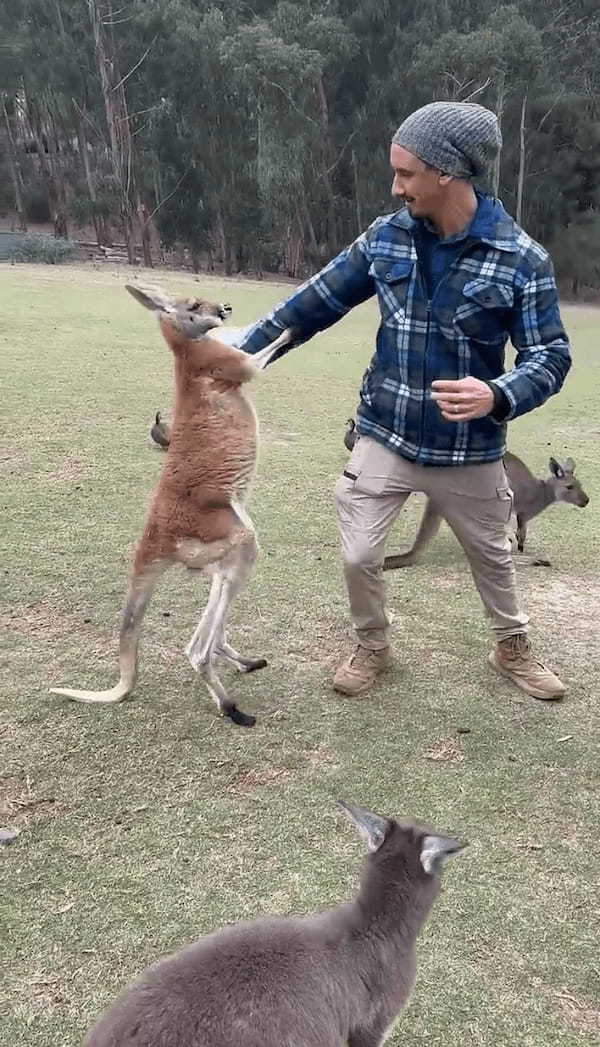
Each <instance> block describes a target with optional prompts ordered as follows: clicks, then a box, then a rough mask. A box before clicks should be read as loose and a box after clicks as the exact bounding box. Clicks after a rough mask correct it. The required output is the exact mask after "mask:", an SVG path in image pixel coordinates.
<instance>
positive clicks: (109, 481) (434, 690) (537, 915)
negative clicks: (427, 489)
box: [0, 265, 600, 1047]
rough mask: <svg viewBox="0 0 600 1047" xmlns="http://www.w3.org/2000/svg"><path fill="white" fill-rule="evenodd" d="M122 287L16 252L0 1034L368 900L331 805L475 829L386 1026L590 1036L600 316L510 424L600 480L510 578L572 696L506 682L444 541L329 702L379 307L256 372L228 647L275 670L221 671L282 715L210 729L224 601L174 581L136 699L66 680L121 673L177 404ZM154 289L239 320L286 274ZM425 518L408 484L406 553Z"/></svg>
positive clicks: (579, 321) (3, 453)
mask: <svg viewBox="0 0 600 1047" xmlns="http://www.w3.org/2000/svg"><path fill="white" fill-rule="evenodd" d="M140 276H141V274H140ZM128 278H129V277H128V274H127V273H126V272H125V271H116V270H108V269H92V268H70V267H69V268H52V267H51V268H44V267H41V266H40V267H27V266H21V267H10V266H8V265H4V266H0V300H1V312H2V316H3V325H2V328H3V329H2V332H1V333H0V342H1V356H0V370H1V374H2V410H1V416H0V417H1V422H0V424H1V427H2V428H1V432H0V477H1V483H2V488H1V490H2V528H1V536H0V545H1V548H2V553H3V557H2V572H3V577H4V585H3V588H2V594H1V605H0V625H1V626H2V634H1V643H2V648H1V651H0V717H1V722H0V754H1V764H0V825H4V826H7V825H9V826H14V827H17V828H20V829H21V830H22V831H21V835H20V836H19V838H18V840H17V841H16V842H15V843H14V844H13V845H12V846H10V847H4V848H0V877H1V878H2V883H1V884H0V921H1V922H0V941H1V942H2V948H1V951H0V964H1V965H2V990H1V993H0V997H1V998H0V1041H1V1042H2V1043H3V1044H4V1043H5V1044H7V1045H8V1044H10V1045H11V1047H26V1045H27V1047H34V1045H35V1047H70V1045H72V1044H77V1043H79V1042H80V1039H81V1036H82V1033H83V1031H84V1030H85V1029H86V1028H87V1026H88V1025H89V1024H90V1022H91V1021H92V1019H93V1018H94V1017H95V1016H96V1015H97V1014H98V1012H99V1010H100V1009H101V1008H102V1007H103V1006H104V1005H106V1004H107V1003H108V1002H109V1001H110V1000H111V999H112V998H113V997H114V995H115V993H116V992H117V990H118V989H119V987H120V986H122V985H123V984H124V983H125V982H126V981H127V980H128V979H130V978H131V977H132V976H133V975H134V974H136V973H138V972H139V971H140V970H141V969H142V968H143V967H144V966H145V965H146V964H148V963H149V962H150V961H152V960H153V959H155V958H157V957H158V956H160V955H162V954H164V953H165V952H167V951H169V950H172V949H174V948H176V947H178V946H180V945H181V944H183V943H186V942H188V941H190V940H191V939H193V938H194V937H196V936H197V935H199V934H201V933H203V932H205V931H208V930H210V929H212V928H214V927H217V926H219V925H221V924H223V923H225V922H230V921H234V920H237V919H240V918H248V917H252V916H254V915H256V914H259V913H265V912H268V913H274V912H277V913H292V912H293V913H303V912H308V911H311V910H313V909H317V908H322V907H326V906H327V905H330V904H334V903H336V902H337V901H338V900H340V899H343V898H345V897H347V896H348V894H349V893H350V892H351V891H353V890H354V887H355V885H356V881H357V873H358V869H359V865H360V861H361V846H360V843H359V841H358V839H357V838H355V837H354V836H353V835H352V831H351V830H350V829H349V828H348V826H347V825H346V822H345V820H344V819H343V818H342V817H341V816H339V815H338V813H337V812H336V809H335V804H334V799H335V798H336V797H338V796H340V797H343V798H346V799H348V800H354V801H355V802H358V803H362V804H364V805H366V806H371V807H372V808H373V809H375V810H377V811H379V812H380V813H384V814H397V815H410V816H414V817H420V818H423V819H426V820H428V821H430V822H431V823H433V824H434V825H435V826H436V828H439V829H442V830H450V831H454V832H455V833H456V834H457V835H459V836H460V837H462V838H465V839H467V840H469V841H470V842H471V845H470V847H469V848H468V850H467V851H466V852H465V854H464V855H463V856H461V858H460V859H457V860H456V861H455V862H454V863H453V864H451V865H450V866H449V868H448V870H447V874H446V880H445V889H444V892H443V894H442V895H441V897H440V899H439V902H438V904H437V906H436V908H435V910H434V912H433V914H432V916H431V919H430V921H429V924H428V925H427V928H426V929H425V932H424V934H423V936H422V938H421V941H420V949H419V955H420V965H419V975H418V981H417V986H416V989H415V993H414V995H413V998H412V1001H411V1004H410V1006H409V1008H408V1010H407V1011H406V1012H405V1014H404V1016H403V1018H402V1020H401V1022H400V1024H399V1026H398V1027H397V1028H396V1031H395V1033H394V1034H393V1035H392V1037H391V1039H390V1040H389V1041H388V1042H389V1043H391V1044H392V1045H394V1047H400V1045H402V1047H442V1045H444V1047H446V1045H449V1044H451V1045H461V1047H462V1045H475V1047H477V1045H485V1047H516V1045H519V1047H521V1045H522V1047H549V1045H552V1047H554V1045H556V1047H567V1045H571V1044H573V1045H574V1044H587V1043H589V1044H592V1043H598V1037H599V1035H600V990H599V982H600V959H599V949H598V898H599V888H600V871H599V863H598V857H599V853H598V852H599V848H598V816H599V803H598V726H599V715H598V701H597V698H598V691H599V684H600V659H599V657H598V610H599V594H600V570H599V568H598V541H597V522H596V521H597V508H596V507H597V505H598V500H599V498H600V471H599V470H598V446H599V438H600V421H599V419H600V355H599V353H598V339H599V325H600V313H599V312H598V311H594V310H593V309H584V308H581V309H579V308H577V309H575V308H573V309H565V311H564V312H565V320H566V323H567V325H568V328H569V331H570V333H571V335H572V339H573V344H574V355H575V363H576V366H575V367H574V370H573V372H572V373H571V376H570V377H569V380H568V383H567V385H566V387H565V389H564V391H563V393H562V394H561V395H560V396H559V397H556V398H554V400H552V401H551V402H550V403H549V404H547V405H546V406H545V407H544V408H543V409H541V410H540V411H537V412H535V413H534V414H532V415H530V416H528V417H526V418H524V419H522V420H519V421H518V422H516V423H514V424H513V425H512V427H511V433H510V445H511V447H512V449H513V451H515V452H516V453H517V454H520V455H522V457H524V458H525V460H526V461H527V462H528V463H529V464H530V466H531V467H532V468H533V469H534V471H536V472H541V471H542V470H543V469H544V467H545V464H546V461H547V458H548V455H549V453H553V454H555V455H556V456H557V457H560V456H563V455H566V454H571V455H572V456H573V457H574V458H575V459H576V462H577V468H578V473H579V474H580V475H581V479H582V481H583V483H584V486H585V487H586V489H587V491H588V493H589V494H590V497H591V503H590V506H589V508H588V509H586V510H579V511H577V510H574V509H569V508H567V507H564V508H555V509H552V510H551V511H549V512H548V513H546V514H545V515H544V516H543V517H541V518H540V519H539V520H537V521H535V522H534V523H533V524H532V526H531V528H530V537H529V543H530V551H531V552H532V553H539V554H540V555H544V556H546V557H548V558H549V559H550V560H551V561H552V564H553V567H552V568H551V569H546V570H544V569H540V568H537V569H536V568H521V569H519V579H520V586H521V590H522V594H523V599H524V602H525V603H526V606H527V607H528V609H529V611H530V613H531V615H532V620H533V625H534V628H533V636H534V639H535V642H536V646H537V647H538V649H539V650H540V652H541V653H542V654H543V656H544V657H545V658H546V659H547V660H548V661H549V662H550V664H552V665H553V666H554V667H555V668H557V669H558V670H559V671H560V673H561V674H562V675H564V677H565V678H566V680H567V682H568V683H569V685H570V693H569V695H568V698H567V700H566V701H565V702H563V703H562V704H559V705H552V706H548V705H545V704H543V703H540V702H536V701H534V700H533V699H529V698H527V697H526V696H525V695H521V694H520V693H517V692H515V691H514V690H511V689H510V687H509V686H508V684H505V682H503V681H502V680H501V679H499V678H497V677H496V676H494V675H493V674H492V672H491V670H489V669H488V666H487V662H486V653H487V649H488V636H487V631H486V626H485V624H484V621H483V615H482V611H481V607H480V604H479V600H478V597H477V594H476V593H475V591H474V588H473V586H472V584H471V579H470V575H469V573H468V569H467V566H466V564H465V561H464V560H463V558H462V555H461V553H460V551H459V548H458V546H457V545H456V543H455V541H454V539H453V537H452V536H451V535H450V533H449V532H448V531H447V530H444V531H443V532H442V533H441V534H440V536H439V538H438V539H437V540H436V542H435V544H434V545H432V546H431V548H430V549H429V551H428V553H427V555H426V557H425V559H424V562H423V564H422V565H421V566H418V567H415V568H411V569H410V570H407V571H405V572H398V573H397V574H395V575H392V576H389V603H390V609H391V611H392V613H393V616H394V623H393V631H394V645H395V650H396V654H397V661H396V666H395V670H394V672H392V673H391V674H389V675H388V676H387V677H386V678H385V680H384V682H382V684H381V686H380V687H379V688H378V689H377V691H376V692H374V693H373V695H372V697H370V698H369V699H368V700H365V701H361V702H352V701H349V700H344V699H341V698H338V697H336V696H335V695H334V693H333V692H332V691H331V690H330V686H329V678H330V674H331V671H332V669H333V667H334V666H335V664H336V661H337V659H338V658H339V656H340V655H341V653H342V652H343V651H344V650H345V649H346V648H347V647H348V646H349V643H350V641H351V636H350V630H349V620H348V614H347V609H346V603H345V598H344V592H343V587H342V576H341V570H340V565H339V556H338V543H337V531H336V524H335V514H334V509H333V502H332V488H333V485H334V482H335V479H336V476H337V474H338V472H339V470H340V469H341V468H342V466H343V463H344V461H345V452H344V449H343V445H342V434H343V428H344V422H345V419H346V418H347V416H348V415H349V414H351V413H352V412H353V410H354V407H355V401H356V390H357V387H358V382H359V379H360V375H361V373H362V370H363V366H364V364H365V362H366V360H367V358H368V356H369V355H370V346H371V345H372V341H373V334H374V331H375V327H376V313H375V307H374V305H372V304H367V305H366V306H364V307H361V308H360V309H358V310H355V311H354V313H352V314H351V315H350V316H349V317H347V318H346V319H345V320H344V321H343V322H342V323H340V324H339V325H337V326H336V327H335V328H333V329H332V330H331V331H329V332H327V333H326V334H324V335H322V336H320V337H319V338H317V339H315V340H314V341H313V342H311V343H310V344H308V345H307V346H305V347H303V348H302V349H301V350H299V351H297V352H295V353H291V354H290V355H288V356H287V357H286V358H285V359H284V360H283V361H281V362H280V363H278V364H276V365H275V366H274V367H272V368H270V369H269V370H268V372H267V373H266V375H265V377H264V380H263V381H262V382H261V383H260V384H259V385H257V388H256V390H255V395H254V399H255V402H256V404H257V408H258V412H259V416H260V418H261V424H262V452H261V460H260V467H259V472H258V476H257V480H256V484H255V488H254V491H253V494H252V499H251V506H250V508H251V512H252V515H253V518H254V520H255V522H256V525H257V529H258V533H259V537H260V538H261V544H262V555H261V558H260V560H259V563H258V565H257V569H256V573H255V575H254V576H253V579H252V581H251V584H250V586H249V587H248V589H247V590H246V591H245V592H244V593H243V594H242V595H241V597H240V598H239V601H238V603H237V604H236V606H235V609H234V613H233V616H232V626H231V636H232V641H233V642H234V643H235V645H236V646H239V648H240V649H242V650H245V651H248V652H252V653H255V654H257V655H265V656H266V657H267V658H268V660H269V667H268V668H267V669H265V670H264V671H263V672H261V673H257V674H254V675H252V676H250V677H248V678H243V677H235V676H233V675H229V674H228V672H227V671H225V673H224V676H225V677H226V678H227V680H228V681H229V682H230V684H231V690H232V693H233V694H235V695H236V697H238V698H239V700H240V704H241V706H242V708H243V709H245V710H247V711H251V712H254V713H256V714H257V716H258V717H259V720H258V724H257V726H256V728H255V729H254V730H253V731H244V730H241V729H239V728H236V727H234V726H233V725H231V724H229V723H226V722H223V721H221V720H219V719H217V718H216V716H215V711H214V706H213V705H212V703H211V701H210V699H209V697H208V696H207V694H206V693H205V691H204V689H203V688H202V686H201V685H200V683H199V681H198V680H197V679H196V678H195V676H194V674H193V672H192V670H191V668H190V667H189V665H188V663H187V661H186V660H185V658H184V656H183V653H182V651H183V647H184V646H185V643H186V642H187V640H188V639H189V636H190V634H191V631H192V629H193V627H194V625H195V623H196V621H197V618H198V615H199V611H200V609H201V605H202V603H203V601H204V599H205V597H206V593H207V586H206V584H204V583H203V584H202V585H201V586H200V585H199V584H198V582H197V581H194V580H193V579H192V578H191V576H188V575H186V574H184V573H183V572H181V573H178V572H176V571H173V572H171V573H170V574H169V575H167V577H166V580H165V581H164V582H163V583H162V585H161V587H160V590H159V592H158V594H157V596H156V598H155V600H154V602H153V604H152V606H151V608H150V611H149V613H148V616H147V621H146V628H145V631H144V635H143V641H142V658H141V677H140V680H139V684H138V686H137V689H136V692H135V695H134V697H133V699H132V700H130V701H126V702H124V703H123V704H122V705H119V706H116V707H100V708H94V707H87V706H82V705H77V704H73V703H70V702H68V701H67V700H66V699H62V698H59V697H57V696H55V695H49V694H48V688H49V687H51V686H53V685H57V686H59V685H67V686H84V687H85V686H91V687H101V686H109V685H112V683H114V682H115V681H116V659H115V650H116V648H115V627H116V625H117V622H118V615H119V610H120V606H121V600H122V595H123V591H124V584H125V575H126V570H127V559H128V555H129V549H130V547H131V543H132V541H133V540H134V539H135V538H136V536H137V534H138V532H139V530H140V526H141V523H142V519H143V516H144V512H145V506H146V503H147V498H148V493H149V491H150V490H151V488H152V485H153V483H154V480H155V478H156V476H157V474H158V471H159V469H160V466H161V463H162V458H161V455H160V453H159V452H157V451H155V450H153V449H152V448H151V447H150V446H149V444H148V438H147V432H148V427H149V424H150V421H151V419H152V416H153V413H154V412H155V410H156V409H157V408H161V409H163V410H164V411H166V412H168V410H169V407H170V360H169V355H168V351H167V349H166V347H165V346H164V345H163V344H162V341H161V339H160V336H159V333H158V330H157V328H156V326H155V324H154V322H153V320H152V318H151V317H150V316H149V314H147V313H145V312H144V311H143V310H142V309H140V308H139V306H138V305H137V304H136V303H135V302H134V301H133V300H132V299H131V298H130V297H129V296H128V295H126V294H125V292H124V291H123V285H124V283H125V282H126V280H127V279H128ZM154 279H156V277H154ZM160 279H161V281H162V282H163V283H164V284H165V285H166V286H167V287H169V288H172V289H182V290H183V291H186V290H189V291H190V292H193V291H198V290H199V289H201V290H205V291H206V292H209V294H210V296H214V297H216V298H219V299H221V298H225V299H227V300H229V301H231V302H232V304H233V306H234V321H235V322H236V323H239V324H241V323H246V322H249V321H251V320H252V319H254V318H256V317H257V316H259V315H261V314H262V313H263V312H264V311H265V310H266V309H267V308H268V307H269V306H270V305H272V304H273V303H274V302H275V301H277V300H278V299H279V298H281V297H282V296H283V295H284V294H285V293H286V291H287V290H288V289H289V288H285V287H282V286H276V285H274V284H261V283H253V282H251V281H233V280H224V279H202V281H201V283H198V282H196V281H195V280H194V279H193V278H192V277H191V276H190V275H189V274H188V275H180V276H178V275H177V274H168V275H167V276H164V277H163V274H161V275H160ZM418 511H419V507H418V503H417V500H413V502H412V503H410V502H409V504H408V506H407V508H406V510H405V511H404V513H403V514H402V516H401V520H400V524H399V525H398V527H397V528H396V531H395V532H394V535H393V540H392V541H391V542H390V550H391V549H392V548H393V549H394V550H396V549H398V550H400V549H401V548H403V547H404V546H405V545H406V544H407V543H408V541H409V540H410V538H411V536H412V534H413V532H414V528H415V526H416V522H417V519H418Z"/></svg>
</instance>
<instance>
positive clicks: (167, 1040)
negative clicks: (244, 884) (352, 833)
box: [85, 804, 462, 1047]
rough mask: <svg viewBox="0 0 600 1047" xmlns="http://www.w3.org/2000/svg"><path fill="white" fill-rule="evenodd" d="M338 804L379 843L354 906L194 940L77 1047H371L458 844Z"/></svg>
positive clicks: (385, 1023)
mask: <svg viewBox="0 0 600 1047" xmlns="http://www.w3.org/2000/svg"><path fill="white" fill-rule="evenodd" d="M340 806H341V807H342V809H343V810H344V813H345V814H346V815H347V817H349V818H350V820H351V821H352V822H353V823H354V824H355V826H356V827H357V828H358V829H359V831H360V832H361V835H366V837H367V839H368V838H369V837H372V836H373V835H374V837H376V840H377V848H376V849H374V850H371V853H370V854H369V856H368V857H367V859H366V861H365V864H364V868H363V873H362V881H361V887H360V891H359V894H358V897H357V898H356V900H355V901H352V902H349V903H347V904H346V905H342V906H340V907H339V908H336V909H332V910H330V911H328V912H323V913H319V914H318V915H314V916H308V917H304V918H295V917H291V918H281V919H278V918H269V919H261V920H255V921H253V922H252V923H238V924H234V925H233V926H231V927H227V928H225V929H224V930H220V931H217V932H216V933H214V934H211V935H208V936H207V937H205V938H201V939H200V940H199V941H197V942H196V943H195V944H194V945H190V946H188V948H186V949H183V950H182V951H180V952H178V953H175V954H174V955H173V956H170V957H167V958H165V959H163V960H161V961H159V962H158V963H157V964H155V965H154V966H153V967H150V968H149V969H148V970H147V971H146V972H145V973H144V974H143V975H142V976H141V978H140V979H139V980H138V981H137V982H135V983H134V984H133V985H132V986H130V987H129V988H128V989H127V990H126V991H125V993H124V994H123V996H121V998H120V999H119V1000H117V1002H116V1003H115V1004H114V1006H113V1007H112V1008H110V1010H108V1011H107V1012H106V1013H105V1014H104V1015H103V1017H101V1018H100V1020H99V1022H98V1023H97V1024H96V1025H95V1026H94V1027H93V1029H92V1030H91V1031H90V1032H89V1034H88V1036H87V1039H86V1041H85V1044H86V1047H345V1045H348V1047H378V1045H379V1044H381V1043H382V1042H383V1039H384V1037H385V1034H386V1031H387V1030H388V1028H389V1026H390V1024H391V1023H392V1021H393V1020H394V1019H395V1018H396V1016H397V1015H398V1013H399V1011H400V1010H401V1009H402V1007H403V1006H404V1005H405V1003H406V1001H407V999H408V997H409V995H410V991H411V989H412V985H413V982H414V978H415V955H414V948H415V941H416V938H417V935H418V933H419V931H420V929H421V926H422V925H423V923H424V921H425V919H426V917H427V914H428V912H429V910H430V908H431V906H432V904H433V902H434V900H435V898H436V895H437V894H438V891H439V889H440V881H439V877H438V872H439V869H440V867H441V864H442V861H441V860H439V861H438V859H443V858H445V857H448V856H449V855H450V854H452V853H455V852H456V851H457V850H459V849H460V848H461V846H462V845H461V844H459V843H458V841H457V840H454V839H452V838H449V837H444V836H438V835H437V834H434V833H432V831H431V830H428V829H427V828H425V827H422V826H419V825H417V824H415V823H412V822H403V823H399V822H396V821H393V820H392V819H388V818H385V819H382V818H380V817H379V816H378V815H374V814H372V812H370V811H366V810H365V809H364V808H359V807H353V806H351V805H349V804H341V805H340ZM382 833H383V834H384V835H383V836H382ZM424 849H425V851H426V860H424V858H423V855H422V852H423V850H424ZM433 854H434V855H435V861H429V858H431V856H432V855H433ZM425 864H429V865H430V866H431V871H430V872H427V871H426V869H425V868H424V865H425Z"/></svg>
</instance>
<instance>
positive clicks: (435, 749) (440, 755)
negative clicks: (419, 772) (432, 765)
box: [423, 738, 465, 763]
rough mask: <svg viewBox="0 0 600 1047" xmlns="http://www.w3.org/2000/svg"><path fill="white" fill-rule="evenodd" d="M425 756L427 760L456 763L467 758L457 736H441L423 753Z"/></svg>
mask: <svg viewBox="0 0 600 1047" xmlns="http://www.w3.org/2000/svg"><path fill="white" fill-rule="evenodd" d="M423 756H424V757H425V759H426V760H437V761H440V762H443V761H446V762H454V763H462V761H463V760H464V758H465V754H464V753H463V751H462V749H461V747H460V743H459V741H458V739H457V738H440V740H439V741H438V742H435V743H434V745H432V746H431V748H430V749H427V750H426V751H425V752H424V753H423Z"/></svg>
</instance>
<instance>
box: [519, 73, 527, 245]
mask: <svg viewBox="0 0 600 1047" xmlns="http://www.w3.org/2000/svg"><path fill="white" fill-rule="evenodd" d="M526 109H527V91H525V94H524V95H523V102H522V105H521V126H520V135H519V177H518V180H517V214H516V218H517V225H522V224H523V187H524V183H525V111H526Z"/></svg>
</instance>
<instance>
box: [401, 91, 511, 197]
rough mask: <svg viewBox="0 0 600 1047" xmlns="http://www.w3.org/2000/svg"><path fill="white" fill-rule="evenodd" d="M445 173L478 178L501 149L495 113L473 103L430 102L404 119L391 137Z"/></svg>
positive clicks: (459, 176) (500, 136)
mask: <svg viewBox="0 0 600 1047" xmlns="http://www.w3.org/2000/svg"><path fill="white" fill-rule="evenodd" d="M392 142H394V143H395V144H396V145H401V146H403V148H404V149H407V150H408V151H409V153H414V155H415V156H418V157H419V158H420V159H421V160H424V161H425V162H426V163H428V164H430V165H431V166H432V167H436V168H438V170H440V171H443V172H444V174H450V175H455V176H456V177H457V178H467V179H471V178H478V177H479V176H480V175H482V174H484V173H485V171H486V169H487V167H488V166H489V164H491V162H492V160H493V159H494V157H495V156H496V155H497V153H498V152H499V150H500V147H501V145H502V135H501V133H500V127H499V124H498V119H497V117H496V114H495V113H492V112H491V111H490V110H489V109H484V107H483V106H482V105H476V104H475V102H430V104H429V105H424V106H423V107H422V109H417V111H416V113H412V114H411V115H410V116H408V117H407V118H406V120H405V121H404V123H403V124H400V127H399V128H398V130H397V131H396V134H395V135H394V137H393V138H392Z"/></svg>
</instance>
